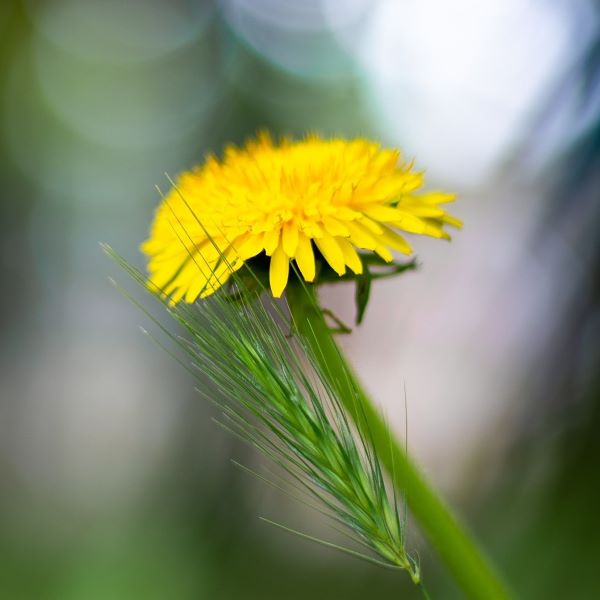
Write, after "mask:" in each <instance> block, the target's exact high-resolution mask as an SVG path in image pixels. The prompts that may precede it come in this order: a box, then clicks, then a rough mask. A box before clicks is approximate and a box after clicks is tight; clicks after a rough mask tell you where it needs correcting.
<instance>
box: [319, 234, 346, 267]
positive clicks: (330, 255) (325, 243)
mask: <svg viewBox="0 0 600 600" xmlns="http://www.w3.org/2000/svg"><path fill="white" fill-rule="evenodd" d="M315 244H317V248H318V249H319V250H320V252H321V254H322V255H323V258H324V259H325V260H326V261H327V262H328V263H329V264H330V266H331V268H332V269H333V270H334V271H335V272H336V273H337V274H338V275H343V274H344V273H345V272H346V261H345V260H344V254H343V252H342V249H341V248H340V247H339V245H338V243H337V242H336V241H335V238H333V237H331V236H330V235H327V234H326V235H323V237H320V238H318V239H316V240H315Z"/></svg>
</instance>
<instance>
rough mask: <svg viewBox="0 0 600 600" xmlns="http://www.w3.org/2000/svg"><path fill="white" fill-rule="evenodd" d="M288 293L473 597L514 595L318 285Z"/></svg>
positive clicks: (489, 599) (320, 356)
mask: <svg viewBox="0 0 600 600" xmlns="http://www.w3.org/2000/svg"><path fill="white" fill-rule="evenodd" d="M287 299H288V304H289V307H290V311H291V314H292V318H293V320H294V325H295V327H296V330H297V331H298V333H299V335H301V336H302V338H303V339H304V340H305V342H306V343H307V345H308V347H309V348H310V349H311V351H312V353H313V354H314V356H315V359H316V360H317V361H319V362H320V363H321V367H322V368H323V370H324V372H325V374H326V375H327V376H329V377H330V378H331V380H332V384H333V385H334V386H335V388H336V390H337V392H338V393H339V396H340V401H341V402H342V404H343V405H344V407H345V408H346V410H347V411H348V412H349V413H350V415H351V416H352V418H353V419H354V422H355V423H356V425H357V426H358V427H359V428H360V429H361V431H363V432H364V434H365V435H367V436H368V437H369V438H370V439H371V440H372V443H373V447H374V449H375V451H376V452H377V454H378V456H379V459H380V460H381V462H382V464H383V465H385V467H386V469H387V470H388V472H389V473H390V475H391V478H392V481H393V483H394V485H395V487H396V488H397V490H398V491H399V492H401V493H402V494H403V495H404V497H405V498H406V502H407V505H408V507H409V509H410V511H411V512H412V514H413V516H414V518H415V519H416V521H417V523H418V524H419V526H420V529H421V530H422V531H423V533H424V534H425V536H426V537H427V539H428V540H429V542H430V543H431V545H432V546H433V547H434V548H435V549H436V550H437V552H438V554H439V556H440V557H441V559H442V561H443V562H444V563H445V564H446V567H447V568H448V570H449V571H450V572H451V573H452V575H453V576H454V578H455V579H456V581H457V583H458V585H459V586H460V587H461V588H462V590H463V592H464V593H465V594H466V595H467V597H469V598H477V599H481V600H496V599H507V598H510V594H509V593H508V591H507V589H506V587H505V586H504V583H503V582H502V580H501V579H500V578H499V576H498V574H497V573H496V572H495V570H494V569H493V567H492V566H491V564H490V563H489V561H488V559H487V557H486V556H485V555H484V553H483V552H482V550H481V549H480V548H479V547H478V546H477V544H476V543H475V541H474V540H473V539H472V537H471V535H470V534H469V533H468V532H467V530H466V528H465V526H464V525H463V524H462V523H460V521H459V520H458V519H457V518H456V517H455V516H454V515H453V514H452V512H451V511H450V508H449V507H448V506H447V505H446V504H445V502H444V501H443V500H442V499H441V498H440V496H439V495H438V494H437V492H436V491H435V490H434V489H433V488H432V487H431V486H430V484H429V483H428V482H427V481H426V480H425V478H424V477H423V475H422V474H421V472H420V471H419V469H418V468H417V467H416V466H415V464H414V463H413V462H412V460H411V459H410V457H409V456H408V455H407V453H406V452H405V450H404V449H403V448H402V446H401V445H400V444H398V442H397V441H396V440H395V439H394V438H393V437H392V435H391V434H390V431H389V428H388V426H387V424H386V422H385V420H384V419H383V418H382V416H381V414H380V413H379V411H378V410H377V409H376V407H375V406H374V404H373V402H372V401H371V400H370V399H369V397H368V395H367V394H366V393H365V391H364V390H363V388H362V386H361V385H360V384H359V382H358V379H357V377H356V375H355V374H354V372H353V370H352V369H351V368H350V365H349V364H348V362H347V361H346V360H345V359H344V357H343V355H342V353H341V352H340V349H339V348H338V346H337V344H336V343H335V340H334V339H333V335H332V334H331V331H330V329H329V327H328V325H327V323H326V322H325V318H324V316H323V312H322V310H321V308H320V307H319V304H318V302H317V299H316V294H315V291H314V288H313V287H312V286H308V287H304V286H301V285H299V284H297V283H296V282H294V283H292V282H290V285H288V288H287Z"/></svg>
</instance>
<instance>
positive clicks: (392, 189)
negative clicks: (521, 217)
mask: <svg viewBox="0 0 600 600" xmlns="http://www.w3.org/2000/svg"><path fill="white" fill-rule="evenodd" d="M423 179H424V177H423V173H421V172H418V171H415V170H413V166H412V163H411V162H406V161H403V160H402V159H401V156H400V153H399V151H398V150H395V149H388V148H382V147H381V146H380V145H379V144H377V143H375V142H372V141H369V140H366V139H354V140H345V139H339V138H334V139H321V138H319V137H317V136H315V135H311V136H308V137H307V138H305V139H303V140H300V141H291V140H287V139H284V140H282V141H281V142H280V143H276V142H274V141H273V140H272V138H271V137H270V136H269V135H268V134H265V133H263V134H260V135H259V136H258V138H257V139H255V140H252V141H249V142H248V143H247V144H246V145H245V147H243V148H238V147H234V146H229V147H227V148H226V149H225V152H224V156H223V158H222V160H219V159H217V158H216V157H215V156H208V158H207V159H206V161H205V163H204V164H203V165H201V166H198V167H196V168H195V169H193V170H192V171H188V172H184V173H182V174H181V175H180V176H179V178H178V179H177V181H176V183H175V185H174V186H173V188H172V189H171V190H170V191H169V193H168V194H167V195H166V196H165V198H164V200H163V202H162V204H161V205H160V206H159V208H158V210H157V212H156V215H155V218H154V223H153V225H152V229H151V233H150V237H149V239H148V240H147V241H146V242H145V243H144V244H143V245H142V250H143V252H144V253H145V254H146V255H147V256H148V257H149V263H148V271H149V279H150V281H151V282H152V284H153V285H154V286H156V287H157V288H158V289H160V290H161V291H162V293H163V294H164V295H165V296H168V297H169V298H170V299H171V302H173V303H177V302H179V301H181V300H184V301H185V302H188V303H191V302H194V301H195V300H196V299H197V298H198V296H200V297H205V296H208V295H210V294H212V293H213V292H215V291H216V290H217V289H219V288H220V287H221V286H222V285H223V284H224V283H225V282H226V281H227V280H228V278H229V277H230V276H231V274H232V273H233V272H234V271H236V270H238V269H239V268H240V267H242V266H243V265H244V264H245V263H247V262H248V261H249V260H250V259H252V258H254V257H257V256H258V255H261V254H262V253H264V255H266V256H267V257H269V258H270V262H269V281H270V287H271V292H272V294H273V296H274V297H280V296H281V295H282V293H283V291H284V290H285V287H286V285H287V282H288V276H289V269H290V263H291V261H295V262H296V265H297V267H298V270H299V272H300V273H301V274H302V277H303V278H304V279H305V280H306V281H308V282H312V281H314V279H315V276H316V274H317V267H316V260H318V261H321V260H323V261H324V263H326V264H327V265H329V267H331V269H332V270H333V271H335V272H336V273H337V274H338V275H340V276H342V275H344V274H345V273H346V270H347V269H349V270H350V271H352V272H353V273H355V274H357V275H360V274H361V273H362V271H363V264H362V261H361V255H360V253H359V251H369V252H375V253H376V254H377V255H379V256H380V257H381V258H382V259H384V260H385V261H387V262H390V261H392V260H393V255H392V252H391V251H397V252H400V253H402V254H406V255H409V254H411V253H412V249H411V247H410V245H409V243H408V242H407V240H406V239H405V238H404V237H403V236H402V235H401V233H400V232H403V233H410V234H420V235H428V236H432V237H435V238H441V239H450V236H449V235H448V233H447V232H446V231H445V230H444V226H445V225H451V226H454V227H460V226H461V222H460V221H459V220H458V219H456V218H455V217H453V216H451V215H449V214H448V213H447V212H446V211H445V210H444V209H443V208H441V206H442V205H444V204H446V203H448V202H452V201H453V200H454V195H453V194H448V193H443V192H422V191H420V190H421V188H422V186H423Z"/></svg>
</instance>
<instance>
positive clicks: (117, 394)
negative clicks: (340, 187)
mask: <svg viewBox="0 0 600 600" xmlns="http://www.w3.org/2000/svg"><path fill="white" fill-rule="evenodd" d="M598 16H599V10H598V3H597V2H593V1H592V0H589V1H584V0H575V1H574V2H569V3H566V2H552V1H550V0H536V1H532V0H529V1H517V0H508V1H505V2H499V1H495V2H485V3H482V2H476V1H474V0H458V1H457V2H452V3H442V2H433V1H432V0H423V1H420V2H419V1H417V0H410V1H409V0H378V1H369V0H347V1H344V0H304V1H302V2H296V1H293V0H227V1H225V0H224V1H222V2H200V1H193V0H189V1H184V0H177V1H176V0H169V1H167V0H146V1H144V2H133V1H129V2H123V1H117V0H105V1H100V0H96V1H94V0H20V1H17V0H2V2H0V179H1V183H2V185H1V186H0V190H1V192H0V193H1V196H0V251H1V253H0V257H1V263H0V276H1V277H0V285H1V286H2V293H1V294H0V322H1V324H2V333H1V336H0V597H1V598H7V599H10V600H21V599H23V600H25V599H27V600H29V599H31V600H34V599H35V600H38V599H44V600H45V599H57V600H105V599H107V600H112V599H119V600H120V599H124V600H129V599H132V600H137V599H142V598H143V599H144V600H151V599H164V598H169V599H188V598H190V599H191V598H211V599H213V598H214V599H221V598H222V599H237V598H240V599H243V598H250V599H251V598H261V599H263V598H264V599H270V598H273V599H275V598H276V599H282V598H286V599H287V598H289V599H296V598H297V599H302V598H311V599H313V600H317V599H329V598H345V599H347V600H350V599H353V598H357V599H358V598H364V597H369V598H388V597H395V598H399V597H405V598H413V597H414V598H417V597H418V594H417V593H416V592H415V590H414V589H413V588H412V587H411V585H410V584H409V583H408V582H407V579H408V578H407V577H405V576H404V575H403V574H400V575H398V574H394V573H389V572H386V571H384V570H379V569H377V568H376V567H372V566H369V565H366V564H362V563H360V562H357V561H355V560H353V559H351V558H348V557H344V556H339V555H337V554H335V553H333V552H332V551H328V550H324V549H321V548H319V547H315V546H312V545H311V544H310V543H309V542H305V541H303V540H300V539H296V538H294V537H290V536H288V535H286V534H285V533H283V532H280V531H277V530H272V529H270V528H269V527H268V526H267V525H264V524H262V523H261V522H259V521H258V519H257V518H256V517H257V516H258V515H265V516H268V517H271V518H275V519H276V520H279V521H282V522H284V523H286V524H289V525H290V526H291V527H295V528H299V529H302V530H305V531H307V532H309V533H313V534H317V535H321V536H325V537H327V536H328V530H327V526H326V524H324V523H323V522H322V520H321V519H320V518H317V516H316V515H314V514H311V513H307V512H306V511H304V510H303V509H302V508H301V507H299V506H296V505H294V503H293V502H291V501H289V500H288V499H286V498H285V497H282V496H281V495H280V494H278V493H276V492H275V491H273V490H270V489H267V488H265V487H264V486H263V485H262V484H260V483H259V482H256V481H254V480H252V479H251V478H249V477H248V476H246V475H245V474H243V473H241V472H239V471H238V470H236V469H235V468H234V467H233V466H232V465H231V463H230V460H229V459H232V458H234V459H237V460H240V461H241V462H243V463H245V464H248V465H250V466H255V465H257V464H259V463H260V460H259V459H258V457H256V456H254V455H253V454H252V453H251V452H250V451H249V450H248V449H247V448H246V447H244V446H242V445H240V444H239V443H238V442H237V441H235V440H234V439H232V438H230V437H227V435H226V434H224V433H222V432H221V431H220V430H218V428H217V427H216V426H215V425H214V424H213V423H212V421H211V417H212V416H214V411H213V410H212V408H210V407H208V406H206V405H204V404H203V403H202V402H201V401H200V400H199V399H198V398H197V397H196V396H195V395H194V393H193V390H192V388H193V385H192V381H191V380H190V378H189V377H188V376H187V375H186V374H185V373H184V372H182V371H181V370H180V369H179V368H178V367H177V366H176V365H175V364H174V363H173V362H172V361H171V360H170V359H169V358H168V356H166V355H165V354H163V353H161V352H160V351H159V350H157V349H156V348H155V347H154V346H153V345H152V344H150V343H149V342H148V340H147V339H145V338H144V337H143V336H142V335H140V333H139V330H138V328H137V325H138V324H143V323H144V320H143V316H142V315H141V314H139V313H138V312H137V311H136V310H135V309H134V308H132V307H131V306H129V305H128V303H127V302H126V300H125V299H124V298H122V297H120V296H119V294H118V293H117V292H115V291H114V290H113V289H112V288H111V286H110V285H109V284H108V283H107V276H109V275H116V274H117V273H116V271H117V268H116V267H115V265H113V264H111V263H110V262H109V261H108V260H107V259H106V258H105V257H104V256H103V255H102V253H101V251H100V249H99V247H98V242H99V241H104V242H108V243H110V244H111V245H112V246H114V247H115V248H117V249H118V250H119V251H120V252H121V253H123V254H124V255H125V256H127V257H128V258H129V259H131V260H132V261H133V262H135V263H137V264H139V265H140V266H142V265H143V262H142V259H141V256H140V255H139V253H138V249H137V248H138V245H139V243H140V241H141V240H143V239H144V236H145V235H146V233H147V230H148V226H149V223H150V220H151V218H152V213H153V210H154V207H155V206H156V204H157V203H158V201H159V198H160V196H159V194H158V192H157V190H156V189H155V187H154V186H155V185H158V186H159V187H160V188H165V187H166V183H167V182H166V178H165V173H170V174H172V175H174V174H176V173H177V172H179V171H181V170H183V169H186V168H189V167H191V166H192V165H193V164H195V163H197V162H200V161H201V160H202V157H203V156H204V154H205V153H206V152H207V151H216V152H219V151H220V149H221V148H222V146H223V144H224V143H227V142H230V141H234V142H241V141H243V140H244V139H245V138H246V137H248V136H250V135H252V134H254V133H255V132H256V131H257V129H259V128H268V129H270V130H271V131H273V132H275V133H286V134H291V135H296V136H299V135H302V134H304V133H305V132H306V131H309V130H311V131H312V130H315V131H318V132H321V133H323V134H326V135H328V134H341V135H345V136H353V135H367V136H370V137H374V138H376V139H380V140H381V141H382V142H383V143H385V144H390V145H394V146H398V147H401V148H402V149H403V150H404V151H405V152H406V154H407V155H408V156H415V157H416V161H417V165H418V166H419V167H421V168H426V169H427V175H428V178H429V181H430V184H431V185H432V186H439V187H443V188H446V189H452V190H456V191H457V192H458V193H459V196H460V202H459V203H458V204H457V205H456V208H455V211H454V212H456V214H457V215H458V216H460V217H461V218H462V219H464V221H465V223H466V228H465V230H464V231H463V232H460V233H459V234H458V235H457V236H456V240H455V241H453V243H452V244H451V245H449V246H448V245H442V244H439V242H429V241H427V240H419V241H418V242H417V243H416V244H415V245H416V247H417V249H418V252H419V258H420V261H421V262H422V264H423V268H422V269H421V272H420V273H417V274H414V275H410V276H406V277H404V278H402V279H401V280H396V281H389V282H385V283H382V284H381V285H380V286H379V287H378V288H377V289H376V290H375V292H374V297H373V301H372V304H371V306H370V308H369V313H368V316H367V319H366V322H365V324H364V325H363V326H362V327H361V328H360V329H359V330H357V331H355V332H354V333H353V334H352V335H351V336H349V337H348V338H347V339H344V340H342V343H343V344H344V347H345V348H346V350H347V352H348V353H349V355H350V356H351V358H352V360H353V361H354V363H355V364H356V366H357V368H358V370H359V372H360V373H361V375H362V376H363V378H364V380H365V382H366V384H367V386H368V387H369V388H370V389H371V391H372V392H373V393H374V395H375V396H376V397H377V398H378V399H379V400H380V401H381V405H382V410H384V411H385V413H386V416H387V417H388V418H389V421H390V423H391V424H392V425H393V426H394V427H395V428H396V430H397V432H398V434H399V435H400V436H402V435H404V434H403V432H404V430H405V426H406V430H407V431H408V444H409V446H410V447H411V449H412V451H413V453H414V454H415V455H416V456H417V457H418V458H419V461H420V462H421V464H422V465H423V466H424V468H425V470H426V471H427V472H428V473H429V475H430V477H431V478H432V479H433V480H434V481H435V482H436V483H437V484H438V485H439V486H440V487H441V488H442V489H443V490H444V493H445V494H446V495H447V497H448V498H449V499H450V500H451V501H452V503H453V504H454V505H455V506H456V507H457V509H458V510H459V512H460V513H461V514H462V515H463V516H464V517H465V519H466V520H467V522H468V523H469V524H470V525H471V527H472V528H473V530H474V531H475V532H476V534H477V536H478V537H479V538H480V539H481V541H482V543H483V544H484V545H485V546H486V547H487V548H488V550H489V552H490V554H491V555H492V556H493V557H494V558H495V559H496V560H497V562H498V564H499V566H500V568H501V569H502V571H503V572H504V573H505V574H506V576H507V578H508V579H509V581H510V582H511V584H512V585H513V587H514V589H515V591H516V594H517V596H518V597H522V598H594V597H600V583H599V582H598V573H597V571H598V565H599V564H600V511H599V508H598V507H600V436H599V435H598V433H597V432H598V428H599V427H600V395H599V389H600V388H599V386H600V369H599V368H598V367H599V363H600V353H599V350H600V345H599V337H600V336H599V333H600V313H599V312H598V302H597V300H598V291H599V290H598V278H597V275H598V267H599V264H600V255H599V249H600V245H599V244H598V226H599V225H600V218H599V217H600V206H599V202H598V198H599V197H600V169H598V163H599V161H598V146H599V141H600V132H599V124H600V120H599V118H598V117H599V110H598V108H599V105H600V93H599V90H600V87H599V81H600V42H599V37H598ZM323 301H324V302H325V303H326V304H327V305H329V306H332V307H333V308H335V310H336V311H338V312H339V313H340V314H342V315H343V316H344V317H345V318H347V320H349V321H351V320H352V290H351V289H349V288H347V287H345V286H339V287H334V288H331V289H329V290H325V291H324V293H323ZM404 385H406V388H407V390H408V414H409V420H408V423H405V422H404V414H405V413H404V401H403V393H402V390H403V387H404ZM413 538H414V539H413V540H412V542H411V543H412V544H413V545H414V546H415V547H416V548H417V549H418V551H419V554H420V556H421V559H422V563H423V571H424V577H425V581H426V582H427V584H428V587H429V588H430V591H431V594H432V597H434V598H459V597H460V593H459V592H458V591H457V590H456V589H455V588H454V585H453V583H452V582H451V581H450V580H449V579H448V576H447V575H446V573H445V572H444V571H443V569H442V567H441V566H440V565H439V564H438V563H437V562H436V559H435V557H434V556H432V555H431V553H430V551H429V549H428V548H427V547H426V546H424V545H423V544H422V543H421V540H420V539H419V537H418V534H417V533H416V532H415V533H414V534H413Z"/></svg>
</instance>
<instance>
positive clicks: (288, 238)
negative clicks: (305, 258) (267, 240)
mask: <svg viewBox="0 0 600 600" xmlns="http://www.w3.org/2000/svg"><path fill="white" fill-rule="evenodd" d="M281 243H282V245H283V249H284V250H285V253H286V254H287V255H288V256H289V257H290V258H293V257H294V256H295V254H296V248H297V247H298V227H297V225H296V224H295V223H286V224H285V225H284V226H283V232H282V234H281Z"/></svg>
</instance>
